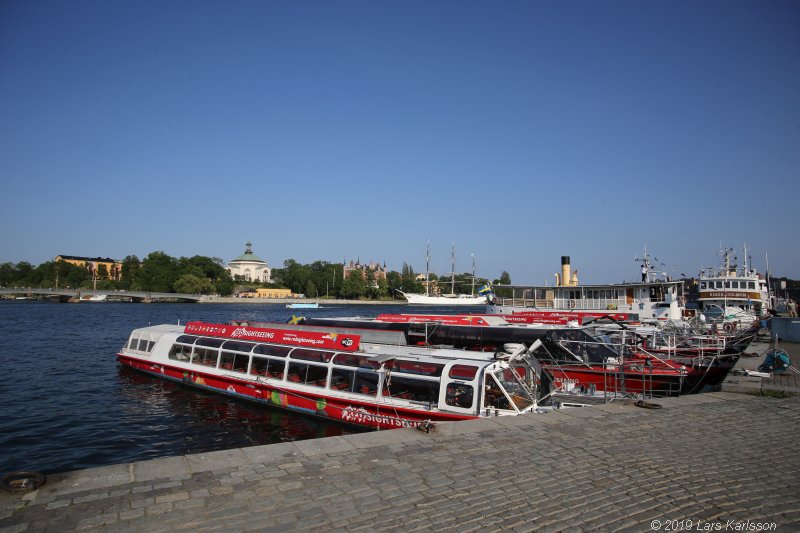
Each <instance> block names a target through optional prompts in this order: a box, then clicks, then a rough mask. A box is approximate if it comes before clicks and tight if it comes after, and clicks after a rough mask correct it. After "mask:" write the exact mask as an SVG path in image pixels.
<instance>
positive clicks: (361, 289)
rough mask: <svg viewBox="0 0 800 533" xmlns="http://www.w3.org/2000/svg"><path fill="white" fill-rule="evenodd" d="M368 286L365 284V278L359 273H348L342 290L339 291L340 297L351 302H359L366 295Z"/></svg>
mask: <svg viewBox="0 0 800 533" xmlns="http://www.w3.org/2000/svg"><path fill="white" fill-rule="evenodd" d="M366 292H367V286H366V284H365V283H364V278H363V277H362V276H361V273H360V272H358V271H352V272H348V273H347V277H346V278H345V280H344V283H342V288H341V289H340V290H339V296H341V297H342V298H348V299H351V300H357V299H358V298H361V297H362V296H364V294H366Z"/></svg>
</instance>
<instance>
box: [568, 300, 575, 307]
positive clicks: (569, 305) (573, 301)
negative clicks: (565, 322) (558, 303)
mask: <svg viewBox="0 0 800 533" xmlns="http://www.w3.org/2000/svg"><path fill="white" fill-rule="evenodd" d="M567 307H569V308H570V309H575V300H570V301H569V302H567Z"/></svg>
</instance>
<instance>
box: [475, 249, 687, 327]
mask: <svg viewBox="0 0 800 533" xmlns="http://www.w3.org/2000/svg"><path fill="white" fill-rule="evenodd" d="M640 261H641V267H642V279H641V281H640V282H633V283H615V284H607V285H579V284H578V275H577V270H575V271H574V272H573V271H572V270H571V265H570V258H569V256H562V257H561V275H558V274H556V285H555V286H551V287H537V286H510V287H508V288H510V289H511V291H512V296H511V297H504V298H500V297H495V298H494V299H493V300H492V301H490V303H489V304H488V305H487V307H486V312H487V313H488V314H497V315H511V314H526V313H539V312H560V313H570V314H573V315H575V316H576V317H578V318H579V319H580V320H583V315H585V314H594V313H598V312H611V313H625V314H627V315H629V318H630V319H633V320H640V321H643V322H644V321H648V322H661V323H664V322H667V321H669V320H680V319H682V318H683V316H684V305H683V298H684V296H683V292H684V291H683V281H672V280H669V279H664V280H659V279H658V275H657V274H658V273H657V272H656V269H655V267H654V266H653V263H652V262H651V260H650V255H649V254H648V252H647V249H646V248H645V250H644V255H643V257H642V259H641V260H640Z"/></svg>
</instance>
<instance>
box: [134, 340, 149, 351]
mask: <svg viewBox="0 0 800 533" xmlns="http://www.w3.org/2000/svg"><path fill="white" fill-rule="evenodd" d="M136 349H137V350H139V351H140V352H146V351H147V339H139V345H138V347H137V348H136Z"/></svg>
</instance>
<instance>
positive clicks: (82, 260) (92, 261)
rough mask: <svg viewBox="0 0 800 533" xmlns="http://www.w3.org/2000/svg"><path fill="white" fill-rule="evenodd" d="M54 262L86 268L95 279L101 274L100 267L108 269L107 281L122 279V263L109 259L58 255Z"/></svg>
mask: <svg viewBox="0 0 800 533" xmlns="http://www.w3.org/2000/svg"><path fill="white" fill-rule="evenodd" d="M54 261H56V262H58V261H64V262H65V263H69V264H71V265H75V266H79V267H82V268H85V269H87V270H88V271H89V273H90V274H92V277H94V275H95V273H96V272H99V269H100V265H104V266H105V267H106V272H107V273H108V274H107V275H106V279H111V280H114V281H119V280H121V279H122V263H121V262H119V261H117V260H115V259H109V258H107V257H105V258H104V257H80V256H77V255H57V256H56V258H55V259H54Z"/></svg>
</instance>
